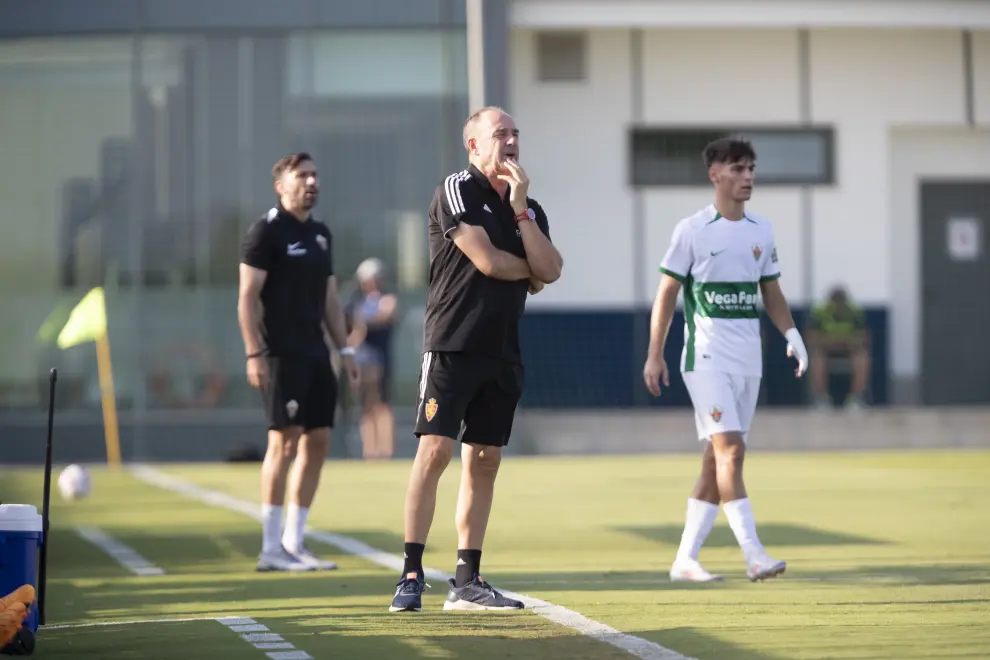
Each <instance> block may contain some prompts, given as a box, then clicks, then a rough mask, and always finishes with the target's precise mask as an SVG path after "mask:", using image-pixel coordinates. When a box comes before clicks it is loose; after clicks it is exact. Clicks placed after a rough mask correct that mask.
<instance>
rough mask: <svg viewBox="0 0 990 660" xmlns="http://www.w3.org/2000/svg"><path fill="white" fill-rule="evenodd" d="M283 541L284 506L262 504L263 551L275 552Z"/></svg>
mask: <svg viewBox="0 0 990 660" xmlns="http://www.w3.org/2000/svg"><path fill="white" fill-rule="evenodd" d="M281 543H282V506H281V505H277V506H276V505H274V504H262V505H261V551H262V552H275V551H276V550H278V548H279V545H280V544H281Z"/></svg>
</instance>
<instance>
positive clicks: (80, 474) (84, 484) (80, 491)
mask: <svg viewBox="0 0 990 660" xmlns="http://www.w3.org/2000/svg"><path fill="white" fill-rule="evenodd" d="M92 489H93V484H92V482H90V479H89V472H87V471H86V468H84V467H83V466H81V465H75V464H73V465H69V466H68V467H66V468H65V469H64V470H62V472H61V474H59V475H58V492H59V493H61V494H62V499H63V500H66V501H67V502H72V501H73V500H81V499H83V498H84V497H87V496H88V495H89V493H90V492H91V491H92Z"/></svg>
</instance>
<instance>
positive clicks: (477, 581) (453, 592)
mask: <svg viewBox="0 0 990 660" xmlns="http://www.w3.org/2000/svg"><path fill="white" fill-rule="evenodd" d="M448 582H449V583H450V591H449V592H447V600H446V602H444V604H443V609H445V610H521V609H523V607H525V606H524V605H523V604H522V602H520V601H518V600H513V599H511V598H506V597H505V596H503V595H502V594H500V593H499V592H498V591H497V590H496V589H495V587H493V586H492V585H490V584H488V583H487V582H485V581H484V580H483V579H481V577H480V576H478V577H476V578H474V581H473V582H468V583H467V584H465V585H464V586H463V587H456V586H454V585H455V582H454V581H453V580H448Z"/></svg>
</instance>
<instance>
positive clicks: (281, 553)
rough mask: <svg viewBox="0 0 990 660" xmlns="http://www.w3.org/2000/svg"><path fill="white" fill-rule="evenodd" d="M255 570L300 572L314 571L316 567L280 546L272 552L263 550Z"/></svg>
mask: <svg viewBox="0 0 990 660" xmlns="http://www.w3.org/2000/svg"><path fill="white" fill-rule="evenodd" d="M255 570H257V571H260V572H264V571H289V572H291V573H300V572H304V571H312V570H314V568H313V567H312V566H311V565H309V564H305V563H303V562H302V561H300V560H299V559H297V558H296V557H294V556H293V555H291V554H289V552H288V550H286V549H285V548H283V547H282V546H279V547H278V549H277V550H274V551H272V552H262V553H261V555H259V556H258V567H257V568H256V569H255Z"/></svg>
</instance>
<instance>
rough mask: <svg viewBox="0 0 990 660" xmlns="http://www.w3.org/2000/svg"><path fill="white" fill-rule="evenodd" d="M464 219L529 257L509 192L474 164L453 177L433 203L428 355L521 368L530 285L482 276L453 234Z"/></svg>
mask: <svg viewBox="0 0 990 660" xmlns="http://www.w3.org/2000/svg"><path fill="white" fill-rule="evenodd" d="M527 202H528V205H529V207H530V208H531V209H533V211H534V212H535V214H536V223H537V225H538V226H539V228H540V229H541V230H542V231H543V233H544V235H546V236H547V238H549V237H550V227H549V224H548V222H547V215H546V213H544V211H543V208H542V207H541V206H540V205H539V204H538V203H537V202H536V200H534V199H532V198H527ZM459 222H465V223H467V224H469V225H475V226H478V227H484V229H485V231H486V232H487V233H488V238H489V239H491V242H492V245H493V246H495V248H496V249H498V250H503V251H505V252H509V253H511V254H514V255H516V256H517V257H521V258H523V259H525V258H526V250H525V249H524V248H523V242H522V234H521V233H520V231H519V228H518V227H517V226H516V221H515V213H513V211H512V207H511V206H510V205H509V191H508V190H506V194H505V197H500V196H499V194H498V192H496V191H495V189H494V188H493V187H492V185H491V182H490V181H489V180H488V178H487V177H486V176H485V175H484V174H482V173H481V172H480V171H479V170H478V169H477V168H475V167H474V166H473V165H471V166H470V167H468V169H466V170H463V171H461V172H456V173H454V174H451V175H450V176H448V177H447V178H446V179H445V180H444V182H443V183H441V184H440V185H439V186H437V189H436V191H435V192H434V193H433V201H432V202H431V203H430V232H429V234H430V282H429V291H428V293H427V297H426V320H425V324H424V341H423V350H424V351H457V352H464V353H475V354H480V355H488V356H490V357H495V358H498V359H503V360H509V361H512V362H517V363H521V362H522V355H521V352H520V349H519V318H520V317H521V316H522V313H523V311H524V309H525V307H526V295H527V292H528V290H529V280H519V281H516V282H507V281H504V280H497V279H494V278H491V277H488V276H486V275H483V274H482V273H481V271H479V270H478V269H477V268H475V266H474V264H473V263H472V262H471V260H470V259H468V257H467V255H465V254H464V253H463V252H461V250H460V249H459V248H458V247H457V246H456V245H454V241H453V240H452V239H451V238H450V237H449V234H450V232H451V231H452V230H453V229H454V228H455V227H456V226H457V223H459ZM526 222H528V221H526Z"/></svg>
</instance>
